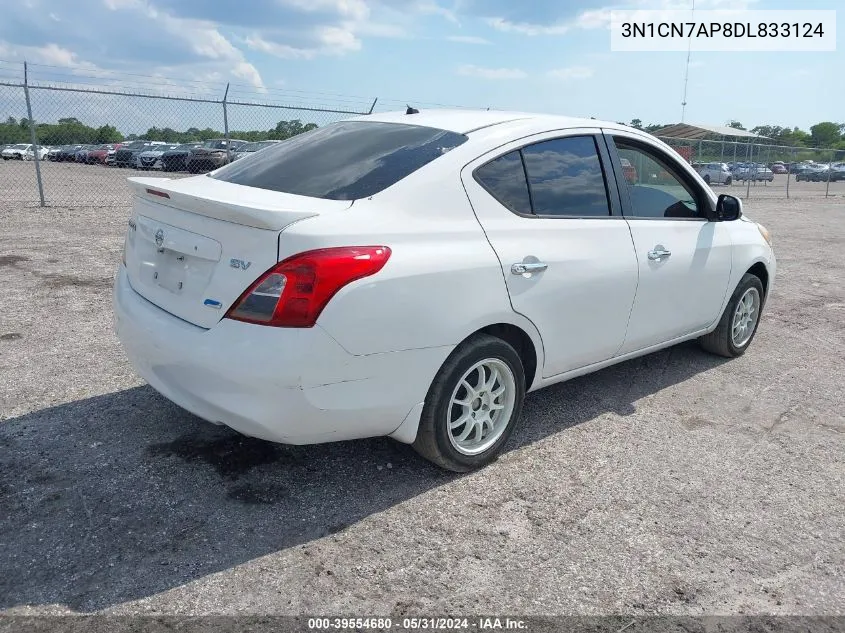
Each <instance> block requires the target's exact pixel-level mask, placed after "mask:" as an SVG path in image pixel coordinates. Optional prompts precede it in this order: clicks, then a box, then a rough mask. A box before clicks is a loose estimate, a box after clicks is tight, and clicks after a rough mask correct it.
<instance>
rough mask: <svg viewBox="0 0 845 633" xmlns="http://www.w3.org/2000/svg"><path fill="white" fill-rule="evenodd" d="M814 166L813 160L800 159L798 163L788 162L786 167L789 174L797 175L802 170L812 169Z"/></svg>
mask: <svg viewBox="0 0 845 633" xmlns="http://www.w3.org/2000/svg"><path fill="white" fill-rule="evenodd" d="M815 166H816V163H814V162H813V161H802V162H800V163H790V164H789V167H788V169H789V173H790V174H796V175H798V174H800V173H802V172H805V171H809V170H812V169H814V168H815Z"/></svg>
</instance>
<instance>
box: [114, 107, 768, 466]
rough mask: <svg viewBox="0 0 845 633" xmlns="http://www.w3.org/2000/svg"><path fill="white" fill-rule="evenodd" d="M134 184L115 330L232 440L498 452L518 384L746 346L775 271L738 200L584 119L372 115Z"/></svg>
mask: <svg viewBox="0 0 845 633" xmlns="http://www.w3.org/2000/svg"><path fill="white" fill-rule="evenodd" d="M623 161H628V163H630V165H631V166H633V167H634V169H633V170H632V169H628V170H627V171H625V172H623V168H622V164H623ZM130 181H131V183H132V185H133V187H134V191H135V201H134V207H133V210H132V213H131V218H130V219H129V228H128V231H127V234H126V241H125V246H124V257H123V263H122V264H121V266H120V268H119V272H118V275H117V279H116V284H115V289H114V310H115V315H116V329H117V333H118V336H119V338H120V340H121V342H122V344H123V347H124V349H125V350H126V353H127V355H128V357H129V359H130V361H131V362H132V364H133V366H134V367H135V369H136V370H137V371H138V373H139V374H140V375H141V376H142V377H143V378H144V379H146V380H147V381H148V382H149V383H150V384H151V385H152V386H153V387H154V388H155V389H156V390H158V391H159V392H161V393H162V394H163V395H164V396H165V397H167V398H169V399H170V400H172V401H173V402H175V403H177V404H178V405H180V406H182V407H184V408H185V409H187V410H189V411H191V412H192V413H194V414H196V415H198V416H199V417H201V418H204V419H205V420H208V421H209V422H212V423H215V424H224V425H227V426H229V427H231V428H233V429H236V430H238V431H240V432H241V433H244V434H246V435H250V436H254V437H259V438H263V439H266V440H271V441H276V442H284V443H290V444H306V443H316V442H328V441H335V440H348V439H353V438H363V437H372V436H381V435H389V436H391V437H393V438H395V439H397V440H399V441H402V442H406V443H409V444H413V446H414V448H415V449H416V450H417V451H418V452H419V453H421V454H422V455H423V456H425V457H427V458H428V459H430V460H432V461H433V462H435V463H437V464H439V465H440V466H442V467H444V468H448V469H451V470H455V471H467V470H471V469H473V468H477V467H479V466H481V465H483V464H485V463H487V462H489V461H491V460H492V459H494V458H495V457H496V456H497V455H498V454H499V453H500V452H501V451H502V450H503V448H504V446H505V445H506V443H507V441H508V438H509V437H510V436H511V434H512V433H513V431H514V428H515V426H516V424H517V422H518V420H519V417H520V413H521V409H522V402H523V398H524V396H525V394H526V392H528V391H533V390H536V389H541V388H543V387H547V386H549V385H551V384H554V383H557V382H560V381H563V380H567V379H569V378H573V377H575V376H579V375H583V374H587V373H589V372H592V371H595V370H598V369H601V368H603V367H607V366H608V365H611V364H614V363H618V362H621V361H624V360H627V359H630V358H633V357H635V356H640V355H642V354H648V353H650V352H653V351H655V350H658V349H661V348H664V347H667V346H670V345H675V344H677V343H680V342H681V341H686V340H689V339H699V340H700V341H701V345H702V347H703V348H704V349H705V350H708V351H710V352H713V353H716V354H720V355H723V356H727V357H735V356H739V355H741V354H743V353H744V352H745V351H746V349H747V348H748V346H749V345H750V344H751V341H752V339H753V338H754V334H755V332H756V330H757V325H758V323H759V318H760V313H761V310H762V308H763V306H764V305H765V302H766V300H767V298H768V297H769V296H770V294H771V291H772V284H773V280H774V278H775V257H774V254H773V252H772V248H771V242H770V236H769V234H768V232H767V231H766V229H765V228H763V227H762V226H761V225H759V224H757V223H755V222H752V221H751V220H749V219H748V218H747V217H743V215H742V210H741V202H740V201H739V200H738V199H737V198H734V197H732V196H728V195H721V196H719V197H718V198H717V197H716V195H715V194H714V193H713V192H712V191H711V189H710V188H709V187H707V186H706V185H705V183H704V182H703V180H702V179H701V177H700V176H699V175H698V174H697V173H696V172H695V171H694V170H693V169H692V167H690V166H689V165H687V164H686V163H685V162H684V161H683V160H681V159H680V157H679V156H678V155H677V154H676V153H675V152H674V151H673V150H672V149H671V148H670V147H668V146H667V145H665V144H663V143H661V142H660V141H658V140H657V139H655V138H654V137H652V136H650V135H648V134H646V133H644V132H640V131H638V130H634V129H631V128H628V127H625V126H620V125H617V124H614V123H603V122H599V121H596V120H592V119H573V118H566V117H555V116H541V115H532V114H523V113H506V112H488V111H480V112H474V111H466V110H461V111H451V110H432V111H429V112H426V111H423V112H419V113H417V112H411V113H410V114H406V113H390V114H378V115H371V116H364V117H360V118H356V119H351V120H347V121H343V122H339V123H334V124H331V125H327V126H325V127H322V128H319V129H317V130H314V131H311V132H308V133H306V134H302V135H300V136H296V137H294V138H292V139H289V140H287V141H285V142H284V143H279V144H276V145H274V146H273V147H269V148H267V149H264V150H262V151H261V152H256V153H255V154H254V155H252V156H248V157H245V158H242V159H240V160H238V161H236V162H234V163H232V164H230V165H228V166H225V167H222V168H220V169H217V170H216V171H213V172H211V173H210V174H206V175H201V176H195V177H189V178H182V179H167V178H131V179H130Z"/></svg>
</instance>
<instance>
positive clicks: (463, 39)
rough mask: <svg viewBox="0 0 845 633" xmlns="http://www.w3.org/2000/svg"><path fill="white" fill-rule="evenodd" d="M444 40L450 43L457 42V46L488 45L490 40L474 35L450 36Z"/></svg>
mask: <svg viewBox="0 0 845 633" xmlns="http://www.w3.org/2000/svg"><path fill="white" fill-rule="evenodd" d="M446 39H447V40H449V41H450V42H458V43H459V44H490V40H486V39H484V38H483V37H478V36H476V35H450V36H449V37H447V38H446Z"/></svg>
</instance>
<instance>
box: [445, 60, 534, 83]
mask: <svg viewBox="0 0 845 633" xmlns="http://www.w3.org/2000/svg"><path fill="white" fill-rule="evenodd" d="M457 72H458V74H459V75H463V76H465V77H480V78H481V79H502V80H512V79H525V78H526V77H528V73H526V72H525V71H524V70H521V69H519V68H484V67H482V66H475V65H473V64H464V65H463V66H460V67H459V68H458V70H457Z"/></svg>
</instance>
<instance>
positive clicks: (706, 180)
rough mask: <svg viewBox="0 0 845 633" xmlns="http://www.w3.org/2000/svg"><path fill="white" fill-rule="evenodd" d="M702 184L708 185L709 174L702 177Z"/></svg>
mask: <svg viewBox="0 0 845 633" xmlns="http://www.w3.org/2000/svg"><path fill="white" fill-rule="evenodd" d="M704 182H705V183H707V184H708V185H709V184H710V176H709V174H708V175H705V176H704Z"/></svg>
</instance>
